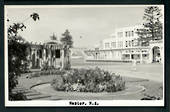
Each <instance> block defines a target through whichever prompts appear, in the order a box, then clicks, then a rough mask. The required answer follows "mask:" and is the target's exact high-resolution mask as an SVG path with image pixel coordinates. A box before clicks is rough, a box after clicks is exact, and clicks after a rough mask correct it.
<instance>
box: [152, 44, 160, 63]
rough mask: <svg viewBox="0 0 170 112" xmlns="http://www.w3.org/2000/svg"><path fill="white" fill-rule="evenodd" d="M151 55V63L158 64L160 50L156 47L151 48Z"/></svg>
mask: <svg viewBox="0 0 170 112" xmlns="http://www.w3.org/2000/svg"><path fill="white" fill-rule="evenodd" d="M152 54H153V58H152V62H160V48H159V47H158V46H154V47H153V48H152Z"/></svg>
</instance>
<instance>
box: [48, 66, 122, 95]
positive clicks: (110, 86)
mask: <svg viewBox="0 0 170 112" xmlns="http://www.w3.org/2000/svg"><path fill="white" fill-rule="evenodd" d="M51 85H52V87H53V88H54V89H55V90H58V91H78V92H103V91H106V92H116V91H121V90H124V89H125V81H123V80H122V77H120V76H117V75H115V74H114V73H109V72H108V71H104V70H101V69H100V68H97V67H96V68H95V69H72V70H69V71H65V73H64V74H63V75H62V76H61V79H54V80H53V81H52V83H51Z"/></svg>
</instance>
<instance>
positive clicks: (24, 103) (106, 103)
mask: <svg viewBox="0 0 170 112" xmlns="http://www.w3.org/2000/svg"><path fill="white" fill-rule="evenodd" d="M129 6H130V7H143V6H161V7H162V9H163V11H162V12H163V39H164V41H165V38H164V37H165V36H164V31H165V30H164V5H22V6H21V5H9V6H8V5H5V6H4V7H5V13H4V14H5V16H4V17H5V18H6V16H7V9H8V8H89V7H91V8H93V7H94V8H95V7H129ZM6 26H7V22H6V21H5V26H4V29H5V33H4V34H5V37H4V38H5V39H4V41H5V42H4V45H5V46H4V48H5V53H4V57H5V77H4V80H5V106H7V107H23V106H24V107H25V106H27V107H30V106H31V107H37V106H38V107H42V106H43V107H44V106H46V107H57V106H84V105H70V104H69V102H70V101H79V102H81V101H83V102H85V103H87V104H88V103H89V101H90V100H59V101H41V100H39V101H9V100H8V97H9V94H8V40H7V28H6ZM164 41H163V44H164ZM164 47H165V44H164ZM163 52H164V53H165V49H164V48H163ZM164 53H163V57H164ZM164 61H165V60H164V59H163V99H162V100H148V101H146V100H92V101H93V102H94V101H96V102H98V103H99V105H98V106H164V97H165V96H164V94H165V88H164V87H165V84H164V80H165V76H164V75H165V74H164V73H165V72H164ZM86 106H92V105H86ZM93 106H95V105H93Z"/></svg>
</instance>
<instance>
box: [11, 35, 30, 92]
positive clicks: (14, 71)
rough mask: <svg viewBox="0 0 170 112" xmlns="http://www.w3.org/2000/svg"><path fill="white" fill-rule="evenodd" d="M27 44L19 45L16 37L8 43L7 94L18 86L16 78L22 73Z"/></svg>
mask: <svg viewBox="0 0 170 112" xmlns="http://www.w3.org/2000/svg"><path fill="white" fill-rule="evenodd" d="M28 46H29V44H27V43H20V42H18V41H17V37H13V40H10V41H8V63H9V65H8V70H9V92H11V90H12V89H13V88H14V87H15V86H16V85H17V84H18V81H17V77H18V76H20V74H21V73H22V72H24V70H25V69H24V64H25V62H26V61H27V59H26V56H27V52H26V49H27V47H28Z"/></svg>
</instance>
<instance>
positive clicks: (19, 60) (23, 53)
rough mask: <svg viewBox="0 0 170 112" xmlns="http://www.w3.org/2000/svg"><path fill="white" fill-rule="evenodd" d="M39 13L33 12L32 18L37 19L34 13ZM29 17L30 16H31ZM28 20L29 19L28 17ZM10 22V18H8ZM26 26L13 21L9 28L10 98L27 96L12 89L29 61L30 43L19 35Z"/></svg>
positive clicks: (20, 98) (17, 98)
mask: <svg viewBox="0 0 170 112" xmlns="http://www.w3.org/2000/svg"><path fill="white" fill-rule="evenodd" d="M35 14H36V17H39V16H37V13H33V14H32V16H30V17H31V18H33V20H34V21H36V19H35V17H34V15H35ZM30 17H29V18H30ZM27 20H28V19H27ZM7 21H8V22H9V19H7ZM25 28H26V26H25V25H24V23H13V25H10V26H9V28H8V30H7V31H8V32H7V33H8V76H9V81H8V84H9V100H22V99H25V97H24V96H23V95H22V94H21V93H19V94H14V93H13V92H12V90H13V89H14V88H15V87H16V85H17V84H18V77H19V76H20V75H21V73H22V72H24V70H25V69H23V68H24V66H25V65H24V64H25V62H27V55H28V52H27V48H28V47H29V43H28V42H26V40H25V39H24V38H22V37H21V36H19V35H18V31H23V29H25Z"/></svg>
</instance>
